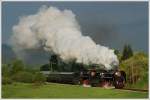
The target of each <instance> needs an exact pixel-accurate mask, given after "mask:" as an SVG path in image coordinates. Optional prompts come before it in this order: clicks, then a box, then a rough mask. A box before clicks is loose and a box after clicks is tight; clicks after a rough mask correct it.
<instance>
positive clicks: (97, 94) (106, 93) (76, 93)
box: [2, 83, 148, 98]
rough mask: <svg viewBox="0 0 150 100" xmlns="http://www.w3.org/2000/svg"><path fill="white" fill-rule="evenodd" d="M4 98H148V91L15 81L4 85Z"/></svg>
mask: <svg viewBox="0 0 150 100" xmlns="http://www.w3.org/2000/svg"><path fill="white" fill-rule="evenodd" d="M2 98H148V93H146V92H133V91H125V90H114V89H104V88H100V87H90V88H86V87H82V86H75V85H64V84H55V83H48V84H46V85H41V86H35V85H33V84H24V83H13V84H11V85H2Z"/></svg>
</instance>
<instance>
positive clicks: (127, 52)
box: [121, 45, 133, 60]
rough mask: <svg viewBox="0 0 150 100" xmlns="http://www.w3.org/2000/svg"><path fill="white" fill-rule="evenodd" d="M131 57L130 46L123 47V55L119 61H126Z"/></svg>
mask: <svg viewBox="0 0 150 100" xmlns="http://www.w3.org/2000/svg"><path fill="white" fill-rule="evenodd" d="M132 56H133V51H132V48H131V46H130V45H125V46H124V49H123V54H122V57H121V60H126V59H128V58H130V57H132Z"/></svg>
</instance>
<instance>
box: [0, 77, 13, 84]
mask: <svg viewBox="0 0 150 100" xmlns="http://www.w3.org/2000/svg"><path fill="white" fill-rule="evenodd" d="M12 83H13V81H12V80H11V79H10V78H8V77H2V84H12Z"/></svg>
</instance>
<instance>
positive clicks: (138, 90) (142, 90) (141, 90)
mask: <svg viewBox="0 0 150 100" xmlns="http://www.w3.org/2000/svg"><path fill="white" fill-rule="evenodd" d="M118 90H129V91H137V92H148V90H144V89H129V88H123V89H118Z"/></svg>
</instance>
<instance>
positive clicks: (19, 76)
mask: <svg viewBox="0 0 150 100" xmlns="http://www.w3.org/2000/svg"><path fill="white" fill-rule="evenodd" d="M12 79H13V80H15V81H17V82H24V83H32V82H33V74H32V73H30V72H25V71H22V72H18V73H16V74H14V75H13V76H12Z"/></svg>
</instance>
